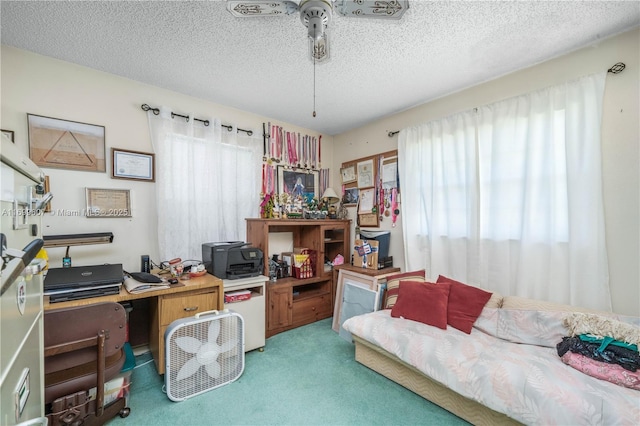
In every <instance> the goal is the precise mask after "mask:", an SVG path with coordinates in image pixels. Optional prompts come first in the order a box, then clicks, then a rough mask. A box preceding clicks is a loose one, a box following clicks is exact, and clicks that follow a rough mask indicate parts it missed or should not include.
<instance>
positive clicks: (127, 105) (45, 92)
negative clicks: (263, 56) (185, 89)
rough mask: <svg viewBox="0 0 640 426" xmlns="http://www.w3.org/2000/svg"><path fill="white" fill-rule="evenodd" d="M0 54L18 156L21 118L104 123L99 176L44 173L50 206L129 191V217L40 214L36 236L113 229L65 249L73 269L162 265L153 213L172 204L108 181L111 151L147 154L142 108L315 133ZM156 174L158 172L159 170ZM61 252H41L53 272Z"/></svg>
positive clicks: (326, 147) (23, 141)
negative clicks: (102, 239)
mask: <svg viewBox="0 0 640 426" xmlns="http://www.w3.org/2000/svg"><path fill="white" fill-rule="evenodd" d="M1 55H2V56H1V59H2V66H1V75H0V76H1V80H2V81H1V90H2V91H1V92H0V96H1V101H2V109H1V115H0V126H1V128H2V129H7V130H13V131H14V132H15V139H16V144H17V145H18V146H19V147H20V148H21V149H23V150H24V152H25V153H26V152H27V151H28V131H27V113H31V114H38V115H43V116H48V117H54V118H61V119H67V120H72V121H79V122H84V123H90V124H97V125H102V126H105V139H106V153H107V172H106V173H95V172H80V171H71V170H61V169H51V168H47V169H44V170H45V172H46V173H47V174H48V175H49V176H50V184H51V191H52V192H53V194H54V198H53V201H52V207H53V209H54V210H57V209H69V210H75V211H78V210H81V209H83V208H84V207H85V206H86V201H85V188H87V187H90V188H124V189H130V190H131V210H132V213H133V217H132V218H91V219H89V218H86V217H64V216H53V215H52V214H46V215H45V216H44V218H43V227H44V229H43V234H44V235H56V234H73V233H85V232H107V231H111V232H113V234H114V241H113V243H112V244H109V245H95V246H84V247H71V251H70V254H71V258H72V261H73V265H88V264H96V263H103V262H104V263H123V265H124V268H125V269H126V270H130V271H138V270H140V255H142V254H148V255H150V256H151V259H152V260H153V261H155V262H156V263H157V262H160V261H161V260H167V259H159V258H158V256H159V254H158V238H157V233H158V230H157V216H156V212H157V209H167V208H180V206H173V205H162V206H158V205H157V204H156V196H155V184H154V183H150V182H139V181H133V180H120V179H111V177H110V176H111V172H110V170H111V169H110V168H111V158H110V157H111V152H110V149H111V147H115V148H124V149H130V150H136V151H143V152H152V147H151V140H150V138H149V130H148V124H147V116H146V113H145V112H144V111H142V109H141V108H140V106H141V105H142V104H143V103H147V104H149V105H152V106H158V107H159V106H161V105H166V106H168V107H171V108H172V110H173V111H175V112H177V113H181V114H185V115H186V114H189V113H192V114H194V116H195V117H198V118H203V117H218V118H220V119H221V121H222V123H223V124H236V125H237V126H238V127H240V128H242V129H252V130H254V132H257V134H261V133H262V123H263V122H266V121H271V122H272V123H274V124H277V125H281V126H283V127H284V128H285V129H287V130H290V131H295V132H300V133H303V134H309V135H317V134H318V133H317V132H315V131H313V130H309V129H304V128H300V127H297V126H293V125H290V124H288V123H282V122H278V121H276V120H273V119H271V118H268V117H260V116H257V115H254V114H249V113H246V112H243V111H239V110H237V109H233V108H229V107H225V106H222V105H218V104H214V103H211V102H206V101H203V100H200V99H196V98H193V97H190V96H185V95H182V94H179V93H175V92H171V91H169V90H165V89H161V88H158V87H153V86H149V85H145V84H142V83H139V82H136V81H132V80H128V79H125V78H121V77H118V76H115V75H111V74H107V73H103V72H99V71H95V70H92V69H89V68H86V67H81V66H77V65H74V64H71V63H68V62H64V61H59V60H55V59H51V58H48V57H45V56H41V55H36V54H33V53H31V52H27V51H24V50H19V49H15V48H12V47H8V46H4V45H3V46H2V51H1ZM332 140H333V138H332V137H331V136H326V135H323V138H322V142H323V146H322V154H323V164H324V165H325V167H326V166H328V165H330V164H332V162H333V149H332ZM156 172H157V173H162V170H157V171H156ZM205 196H206V194H205ZM256 202H258V194H256ZM3 220H4V218H3ZM64 251H65V249H64V248H51V249H48V253H49V257H50V259H51V265H52V266H53V267H56V266H57V267H60V266H61V265H62V263H61V262H62V257H63V256H64Z"/></svg>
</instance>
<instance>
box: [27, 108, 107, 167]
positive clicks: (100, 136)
mask: <svg viewBox="0 0 640 426" xmlns="http://www.w3.org/2000/svg"><path fill="white" fill-rule="evenodd" d="M27 121H28V127H29V158H31V160H33V162H34V163H36V164H37V165H39V166H41V167H51V168H57V169H70V170H82V171H88V172H104V171H106V161H105V147H104V126H97V125H95V124H87V123H79V122H77V121H68V120H61V119H58V118H51V117H43V116H40V115H34V114H27Z"/></svg>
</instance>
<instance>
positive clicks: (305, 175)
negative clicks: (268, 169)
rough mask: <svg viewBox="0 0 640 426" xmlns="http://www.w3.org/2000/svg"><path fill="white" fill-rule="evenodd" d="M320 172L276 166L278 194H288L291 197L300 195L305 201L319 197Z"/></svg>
mask: <svg viewBox="0 0 640 426" xmlns="http://www.w3.org/2000/svg"><path fill="white" fill-rule="evenodd" d="M319 176H320V172H319V171H318V170H306V169H298V168H287V167H284V166H278V194H279V195H281V194H285V193H286V194H289V195H290V196H291V197H292V198H295V197H298V196H300V197H302V198H303V199H304V202H305V203H308V202H310V201H311V200H312V199H313V198H315V199H319V196H320V194H319V190H320V189H319V188H320V177H319Z"/></svg>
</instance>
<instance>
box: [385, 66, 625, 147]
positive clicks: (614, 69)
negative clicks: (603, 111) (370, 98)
mask: <svg viewBox="0 0 640 426" xmlns="http://www.w3.org/2000/svg"><path fill="white" fill-rule="evenodd" d="M625 67H626V65H625V64H624V62H618V63H616V64H614V65H613V66H612V67H611V68H609V69H608V70H607V72H610V73H611V74H620V73H621V72H622V71H623V70H624V69H625ZM398 133H400V130H395V131H393V132H388V133H387V136H389V137H390V138H392V137H394V136H395V135H397V134H398Z"/></svg>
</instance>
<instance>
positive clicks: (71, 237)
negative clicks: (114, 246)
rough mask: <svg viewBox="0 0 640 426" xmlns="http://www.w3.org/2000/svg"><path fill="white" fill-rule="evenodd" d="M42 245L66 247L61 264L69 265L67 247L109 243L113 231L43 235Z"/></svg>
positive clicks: (69, 259)
mask: <svg viewBox="0 0 640 426" xmlns="http://www.w3.org/2000/svg"><path fill="white" fill-rule="evenodd" d="M42 239H43V240H44V247H45V248H47V247H65V246H66V247H67V251H66V254H65V256H64V258H63V259H62V266H63V267H65V268H69V267H71V257H70V256H69V247H71V246H85V245H93V244H110V243H111V242H113V232H92V233H90V234H67V235H43V236H42Z"/></svg>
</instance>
